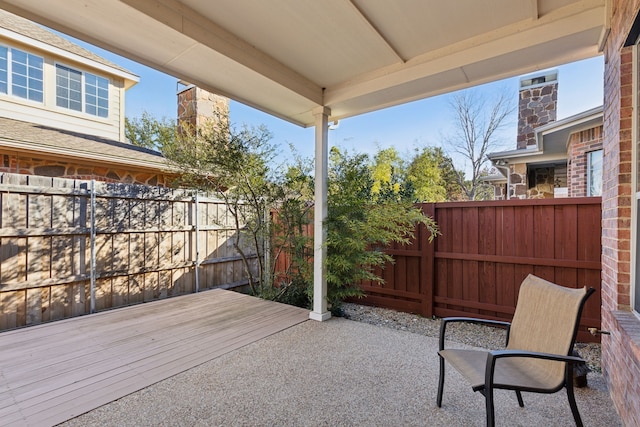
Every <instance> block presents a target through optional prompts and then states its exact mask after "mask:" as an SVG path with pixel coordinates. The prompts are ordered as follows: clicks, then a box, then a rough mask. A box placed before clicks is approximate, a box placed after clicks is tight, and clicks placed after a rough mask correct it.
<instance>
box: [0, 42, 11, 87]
mask: <svg viewBox="0 0 640 427" xmlns="http://www.w3.org/2000/svg"><path fill="white" fill-rule="evenodd" d="M8 52H9V50H8V49H7V48H6V47H4V46H0V92H2V93H7V89H8V86H7V83H8V82H9V74H8V73H7V70H8V68H7V55H8Z"/></svg>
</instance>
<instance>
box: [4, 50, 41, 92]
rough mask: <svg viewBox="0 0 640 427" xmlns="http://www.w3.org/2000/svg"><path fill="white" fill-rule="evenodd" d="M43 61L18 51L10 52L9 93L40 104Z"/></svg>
mask: <svg viewBox="0 0 640 427" xmlns="http://www.w3.org/2000/svg"><path fill="white" fill-rule="evenodd" d="M43 63H44V60H43V59H42V58H41V57H39V56H36V55H32V54H30V53H27V52H23V51H21V50H19V49H12V50H11V78H12V85H11V91H12V94H13V95H15V96H19V97H21V98H27V99H30V100H32V101H37V102H42V100H43V98H44V97H43V94H42V88H43V78H42V76H43V73H42V65H43Z"/></svg>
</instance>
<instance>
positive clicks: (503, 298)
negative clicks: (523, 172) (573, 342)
mask: <svg viewBox="0 0 640 427" xmlns="http://www.w3.org/2000/svg"><path fill="white" fill-rule="evenodd" d="M423 209H424V211H425V212H426V213H428V214H430V215H432V216H433V217H434V218H435V220H436V222H437V223H438V226H439V228H440V232H441V235H440V236H438V237H437V238H436V239H435V241H434V242H433V243H432V244H429V242H428V234H427V232H426V230H424V229H422V228H421V229H419V230H417V233H416V238H415V240H414V242H413V243H412V244H410V245H406V246H394V247H392V248H390V249H389V253H390V254H391V255H393V257H394V259H395V263H394V264H391V265H388V266H387V267H386V268H385V270H384V272H383V277H384V279H385V283H384V285H382V286H380V285H374V286H372V285H371V284H364V285H363V289H364V290H365V291H366V292H367V297H366V298H365V299H364V300H362V301H361V302H364V303H365V304H372V305H378V306H381V307H388V308H393V309H397V310H403V311H409V312H414V313H418V314H421V315H423V316H432V315H435V316H438V317H445V316H474V317H483V318H492V319H511V317H512V315H513V312H514V309H515V305H516V300H517V296H518V290H519V286H520V283H521V282H522V280H523V279H524V278H525V277H526V276H527V275H528V274H529V273H532V274H535V275H537V276H540V277H543V278H545V279H547V280H549V281H552V282H554V283H557V284H559V285H562V286H567V287H572V288H576V287H582V286H588V287H593V288H595V289H596V293H595V294H594V296H592V297H591V298H590V300H589V301H588V302H587V304H586V306H585V310H584V313H583V316H582V322H581V333H580V336H579V338H580V339H581V340H588V339H592V338H591V337H590V336H588V335H587V334H586V332H584V331H586V327H599V326H600V305H601V295H600V272H601V262H600V253H601V243H600V236H601V199H600V198H568V199H544V200H508V201H492V202H456V203H437V204H425V205H424V207H423Z"/></svg>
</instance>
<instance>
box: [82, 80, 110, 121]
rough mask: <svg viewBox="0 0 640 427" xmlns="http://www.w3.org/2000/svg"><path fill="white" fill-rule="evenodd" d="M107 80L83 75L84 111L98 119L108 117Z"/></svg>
mask: <svg viewBox="0 0 640 427" xmlns="http://www.w3.org/2000/svg"><path fill="white" fill-rule="evenodd" d="M108 88H109V80H107V79H105V78H104V77H100V76H95V75H93V74H89V73H87V74H86V75H85V87H84V90H85V100H84V102H85V109H86V112H87V113H89V114H93V115H95V116H99V117H108V116H109V90H108Z"/></svg>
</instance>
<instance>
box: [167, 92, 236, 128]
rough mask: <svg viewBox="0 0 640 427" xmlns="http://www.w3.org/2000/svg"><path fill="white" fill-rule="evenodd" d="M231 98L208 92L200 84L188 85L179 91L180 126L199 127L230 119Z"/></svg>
mask: <svg viewBox="0 0 640 427" xmlns="http://www.w3.org/2000/svg"><path fill="white" fill-rule="evenodd" d="M228 117H229V98H225V97H224V96H220V95H216V94H214V93H211V92H208V91H206V90H204V89H201V88H199V87H198V86H188V87H187V88H185V89H184V90H182V91H180V92H179V93H178V127H179V129H180V131H181V132H184V131H185V130H186V129H185V128H188V129H199V128H201V127H202V126H205V125H206V124H207V123H215V121H217V120H220V119H221V118H223V119H228Z"/></svg>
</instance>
